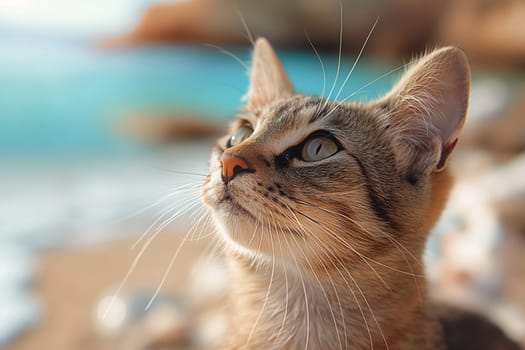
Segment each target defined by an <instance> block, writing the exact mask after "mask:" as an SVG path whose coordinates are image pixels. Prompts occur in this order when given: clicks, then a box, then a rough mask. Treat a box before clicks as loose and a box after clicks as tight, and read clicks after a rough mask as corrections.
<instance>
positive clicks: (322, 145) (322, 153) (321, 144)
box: [301, 136, 339, 162]
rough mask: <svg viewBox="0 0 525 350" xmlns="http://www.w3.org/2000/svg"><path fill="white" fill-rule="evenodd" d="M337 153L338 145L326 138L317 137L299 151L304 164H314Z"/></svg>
mask: <svg viewBox="0 0 525 350" xmlns="http://www.w3.org/2000/svg"><path fill="white" fill-rule="evenodd" d="M338 151H339V147H338V145H337V144H336V143H335V142H334V141H333V140H331V139H330V138H328V137H325V136H319V137H315V138H312V139H310V140H308V141H307V142H306V143H305V144H304V146H303V150H302V151H301V158H302V159H303V160H304V161H306V162H316V161H318V160H322V159H325V158H328V157H330V156H333V155H334V154H336V153H337V152H338Z"/></svg>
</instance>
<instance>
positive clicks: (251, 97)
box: [246, 38, 293, 108]
mask: <svg viewBox="0 0 525 350" xmlns="http://www.w3.org/2000/svg"><path fill="white" fill-rule="evenodd" d="M292 95H293V87H292V84H291V83H290V80H289V79H288V76H287V75H286V72H285V71H284V68H283V66H282V64H281V62H280V61H279V58H278V57H277V54H276V53H275V51H274V50H273V48H272V46H271V45H270V43H269V42H268V40H266V39H264V38H259V39H257V40H256V41H255V45H254V51H253V58H252V68H251V71H250V87H249V88H248V93H247V96H246V97H247V100H248V106H247V107H248V108H250V107H259V106H262V105H265V104H267V103H269V102H271V101H274V100H276V99H279V98H282V97H290V96H292Z"/></svg>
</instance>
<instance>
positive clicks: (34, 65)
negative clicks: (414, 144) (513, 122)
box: [0, 36, 396, 154]
mask: <svg viewBox="0 0 525 350" xmlns="http://www.w3.org/2000/svg"><path fill="white" fill-rule="evenodd" d="M0 39H2V40H0V123H1V128H0V153H25V154H27V153H29V154H34V153H37V154H41V153H48V154H49V153H59V154H60V153H62V154H63V153H88V154H92V153H96V152H115V151H127V150H128V147H132V145H130V144H129V143H126V142H124V141H125V140H123V139H119V138H118V137H116V135H115V133H114V130H113V129H112V126H113V123H114V122H115V118H116V117H117V116H119V115H120V114H121V112H122V111H129V110H131V111H132V110H134V109H137V108H140V109H147V108H157V109H159V108H164V109H173V110H175V111H181V112H184V111H187V112H193V113H196V114H198V115H204V116H207V117H211V118H218V119H228V118H230V117H231V115H232V114H234V113H235V111H236V110H237V108H238V106H239V100H240V98H241V96H242V95H243V94H244V92H245V91H246V88H247V84H248V80H247V74H246V71H245V68H244V67H243V66H242V65H241V64H240V63H239V62H237V61H236V60H235V59H233V58H232V57H230V56H229V55H227V54H224V53H223V52H221V51H220V50H219V49H217V48H212V47H206V46H204V45H199V46H169V47H166V46H151V47H141V48H134V49H122V50H102V49H97V48H96V47H94V45H91V44H89V43H85V42H61V41H57V40H54V41H51V40H47V41H42V40H39V41H37V40H28V39H26V40H20V39H19V38H10V37H7V38H2V37H1V36H0ZM228 50H229V51H231V53H232V54H234V55H236V56H238V57H239V59H240V60H242V61H243V62H245V63H246V64H248V60H249V49H248V48H228ZM280 55H281V57H282V60H283V63H284V66H285V67H286V69H287V70H288V72H289V75H290V77H291V80H292V81H293V83H294V85H295V87H296V89H297V91H300V92H303V93H307V94H321V93H322V91H323V71H322V69H321V66H320V64H319V61H318V59H317V58H316V56H315V55H314V53H313V51H311V50H305V51H281V52H280ZM337 61H338V60H337V56H336V55H325V56H323V62H324V65H325V67H324V69H325V71H326V78H325V80H326V83H325V86H326V88H325V90H326V93H325V95H327V94H328V91H329V90H330V87H331V84H332V82H333V81H334V79H335V76H336V72H337ZM353 62H354V58H348V57H344V58H343V60H342V64H341V69H340V74H339V77H338V78H339V79H338V80H339V84H338V85H337V86H336V87H335V89H334V93H333V96H332V97H334V96H335V95H336V92H337V91H338V90H339V87H340V85H341V83H342V82H343V80H344V78H345V76H346V74H347V72H348V71H349V70H350V68H351V66H352V64H353ZM394 67H395V65H394V64H390V65H389V64H388V63H378V62H375V63H374V62H369V61H367V60H366V59H363V60H361V61H360V62H359V64H358V65H357V66H356V68H355V70H354V72H353V73H352V76H351V78H350V79H349V80H348V81H347V84H346V86H345V88H344V89H343V90H342V92H341V94H340V97H344V96H347V95H349V94H351V93H352V92H355V91H356V90H359V89H360V88H362V87H363V86H365V85H366V84H368V83H369V82H371V81H372V80H374V79H376V78H377V77H379V76H381V74H383V73H386V72H387V71H388V70H389V69H392V68H394ZM395 77H396V74H391V75H389V76H387V77H384V78H383V79H380V80H378V81H377V82H375V83H374V84H371V85H370V86H367V87H366V88H364V89H362V90H361V91H360V93H358V94H357V95H356V96H354V99H360V98H361V99H363V98H364V97H365V96H367V97H377V96H378V95H379V94H381V93H382V92H384V91H386V90H387V89H388V87H389V86H390V85H391V82H392V81H393V79H395ZM132 151H133V149H132Z"/></svg>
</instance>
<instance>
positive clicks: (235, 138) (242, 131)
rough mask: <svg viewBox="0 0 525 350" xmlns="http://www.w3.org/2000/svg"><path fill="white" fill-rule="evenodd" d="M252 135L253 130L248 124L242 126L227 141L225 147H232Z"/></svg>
mask: <svg viewBox="0 0 525 350" xmlns="http://www.w3.org/2000/svg"><path fill="white" fill-rule="evenodd" d="M251 134H253V128H252V126H251V125H250V124H243V125H242V126H241V127H240V128H239V129H237V131H235V133H234V134H233V135H232V137H230V139H229V140H228V145H227V147H228V148H230V147H233V146H236V145H238V144H239V143H241V142H243V141H244V140H246V139H247V138H248V137H250V135H251Z"/></svg>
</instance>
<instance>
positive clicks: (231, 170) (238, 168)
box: [220, 153, 253, 183]
mask: <svg viewBox="0 0 525 350" xmlns="http://www.w3.org/2000/svg"><path fill="white" fill-rule="evenodd" d="M220 162H221V166H222V180H223V181H224V183H228V182H230V181H231V180H232V179H233V178H234V177H235V176H237V175H239V174H241V173H245V172H253V169H251V168H250V166H249V165H248V163H247V162H246V161H245V160H244V159H242V158H240V157H237V156H234V155H231V154H229V153H223V154H222V156H221V159H220Z"/></svg>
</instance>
